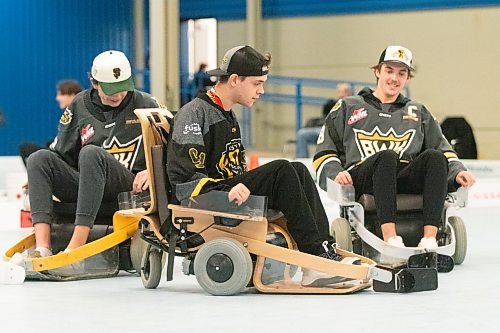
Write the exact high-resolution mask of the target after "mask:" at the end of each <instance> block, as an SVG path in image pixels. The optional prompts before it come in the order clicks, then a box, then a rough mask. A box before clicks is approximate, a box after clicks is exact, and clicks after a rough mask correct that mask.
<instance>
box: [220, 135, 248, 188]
mask: <svg viewBox="0 0 500 333" xmlns="http://www.w3.org/2000/svg"><path fill="white" fill-rule="evenodd" d="M246 170H247V164H246V161H245V151H244V150H243V145H242V144H241V139H239V138H238V139H233V140H231V141H230V142H228V143H226V151H224V152H222V154H221V157H220V159H219V162H218V163H217V171H219V173H220V174H221V175H222V177H223V178H224V179H226V178H231V177H233V176H235V175H241V174H243V173H244V172H246Z"/></svg>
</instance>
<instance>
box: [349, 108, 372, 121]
mask: <svg viewBox="0 0 500 333" xmlns="http://www.w3.org/2000/svg"><path fill="white" fill-rule="evenodd" d="M367 116H368V112H366V110H365V108H360V109H357V110H354V111H353V112H352V116H350V117H349V120H348V121H347V124H348V125H352V124H354V123H356V122H358V121H360V120H361V119H364V118H366V117H367Z"/></svg>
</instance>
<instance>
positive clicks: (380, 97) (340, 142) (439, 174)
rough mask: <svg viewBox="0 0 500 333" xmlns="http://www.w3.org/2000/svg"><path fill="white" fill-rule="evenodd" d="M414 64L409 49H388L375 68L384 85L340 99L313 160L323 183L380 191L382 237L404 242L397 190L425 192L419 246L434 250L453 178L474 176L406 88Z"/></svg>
mask: <svg viewBox="0 0 500 333" xmlns="http://www.w3.org/2000/svg"><path fill="white" fill-rule="evenodd" d="M411 64H412V53H411V51H410V50H408V49H407V48H405V47H402V46H389V47H387V48H386V49H385V50H384V51H383V52H382V54H381V56H380V59H379V62H378V64H377V65H375V66H373V67H372V69H373V72H374V74H375V77H376V78H377V88H376V89H375V91H372V90H371V89H368V88H364V89H363V90H362V91H361V92H360V93H359V94H358V95H357V96H351V97H347V98H345V99H342V100H339V101H338V102H337V104H336V105H335V106H334V107H333V109H332V111H331V112H330V114H329V115H328V116H327V118H326V121H325V125H324V126H323V128H322V130H321V133H320V136H319V138H318V146H317V150H316V154H315V156H314V160H313V165H314V168H315V170H316V172H317V177H318V180H319V184H320V186H321V187H322V188H323V189H325V188H326V179H327V178H331V179H334V180H335V182H337V183H339V184H344V185H346V184H352V185H354V188H355V191H356V196H357V197H359V196H360V195H361V194H364V193H369V194H373V195H374V197H375V204H376V206H377V216H378V219H379V221H380V224H381V229H382V236H383V239H384V241H386V242H387V243H389V244H390V245H393V246H398V247H404V246H405V245H404V243H403V240H402V238H401V237H400V236H398V235H397V233H396V223H397V221H396V193H422V194H423V200H424V207H423V214H424V218H425V225H424V230H423V238H422V239H421V241H420V243H419V245H418V246H419V247H422V248H426V249H431V250H432V249H436V248H437V247H438V244H437V242H436V235H437V231H438V225H439V223H440V220H441V214H442V211H443V206H444V200H445V197H446V193H447V188H448V185H447V183H449V184H450V187H451V188H456V187H458V186H465V187H468V186H472V185H473V184H474V182H475V179H474V176H473V175H472V173H470V172H468V171H466V169H465V167H464V165H463V164H462V163H461V162H460V161H459V159H458V157H457V155H456V153H455V152H454V151H453V149H452V148H451V146H450V144H449V143H448V141H447V140H446V138H445V137H444V136H443V135H442V133H441V128H440V127H439V124H438V123H437V121H436V120H435V118H434V117H433V116H432V114H431V113H430V112H429V111H428V110H427V108H426V107H425V106H424V105H423V104H420V103H418V102H415V101H412V100H410V99H409V98H406V97H404V96H403V95H402V94H401V92H402V90H403V89H404V87H405V85H406V83H407V82H408V81H409V80H410V78H411V77H412V76H413V74H412V71H413V68H412V67H411ZM447 178H448V180H447Z"/></svg>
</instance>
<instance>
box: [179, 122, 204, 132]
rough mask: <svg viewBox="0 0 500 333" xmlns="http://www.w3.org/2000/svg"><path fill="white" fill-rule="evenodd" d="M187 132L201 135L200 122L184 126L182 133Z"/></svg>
mask: <svg viewBox="0 0 500 333" xmlns="http://www.w3.org/2000/svg"><path fill="white" fill-rule="evenodd" d="M189 133H193V134H194V135H201V127H200V124H197V123H193V124H191V125H186V126H184V130H183V131H182V134H189Z"/></svg>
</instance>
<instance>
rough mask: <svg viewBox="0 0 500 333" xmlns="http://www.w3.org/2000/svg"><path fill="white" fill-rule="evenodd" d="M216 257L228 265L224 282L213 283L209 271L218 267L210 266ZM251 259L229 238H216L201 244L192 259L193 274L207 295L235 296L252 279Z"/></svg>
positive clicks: (244, 250) (238, 244)
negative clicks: (221, 258)
mask: <svg viewBox="0 0 500 333" xmlns="http://www.w3.org/2000/svg"><path fill="white" fill-rule="evenodd" d="M216 256H221V257H223V258H224V259H225V260H226V262H228V263H229V265H230V267H229V266H228V267H227V269H230V271H229V272H228V274H226V275H228V277H227V278H226V279H225V281H220V282H217V281H214V279H213V278H212V277H211V276H210V273H209V271H208V270H209V269H211V268H212V269H215V270H218V269H220V267H214V266H213V265H211V260H212V259H213V258H215V257H216ZM252 273H253V264H252V258H251V257H250V254H249V253H248V251H247V249H246V248H245V247H244V246H243V245H242V244H241V243H240V242H238V241H236V240H234V239H231V238H218V239H214V240H211V241H209V242H207V243H205V244H203V245H202V246H201V248H200V250H199V251H198V252H197V253H196V256H195V258H194V274H195V276H196V280H198V283H199V284H200V286H201V287H202V288H203V289H204V290H205V291H206V292H208V293H210V294H212V295H216V296H230V295H236V294H238V293H240V292H241V291H243V290H244V289H245V288H246V286H247V285H248V283H249V282H250V279H251V278H252Z"/></svg>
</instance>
